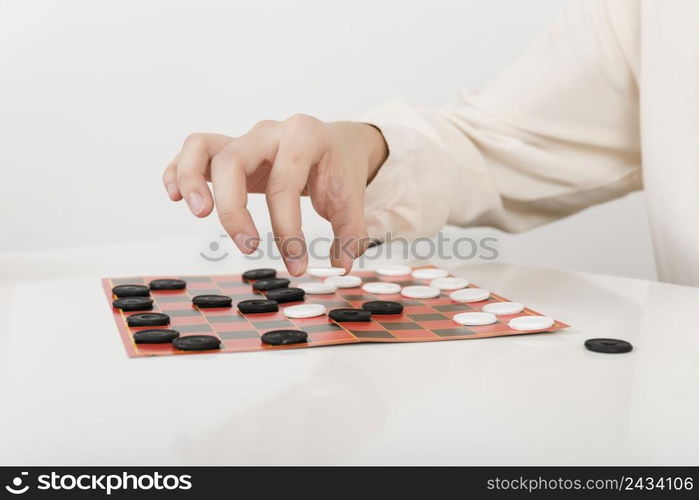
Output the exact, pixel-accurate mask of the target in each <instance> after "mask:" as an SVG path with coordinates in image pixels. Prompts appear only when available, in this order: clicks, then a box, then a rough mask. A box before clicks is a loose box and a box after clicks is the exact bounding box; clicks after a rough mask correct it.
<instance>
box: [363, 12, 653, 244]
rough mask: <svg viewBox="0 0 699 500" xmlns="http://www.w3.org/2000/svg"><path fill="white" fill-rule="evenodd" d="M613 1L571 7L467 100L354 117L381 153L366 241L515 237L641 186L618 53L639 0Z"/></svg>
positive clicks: (632, 84) (635, 122)
mask: <svg viewBox="0 0 699 500" xmlns="http://www.w3.org/2000/svg"><path fill="white" fill-rule="evenodd" d="M616 1H617V2H618V3H616V4H615V5H614V8H613V9H610V8H609V5H608V4H607V1H604V0H578V1H576V2H575V3H573V4H571V6H570V7H569V8H568V9H567V10H566V12H565V13H564V14H563V15H562V16H561V17H560V19H558V21H557V22H556V23H555V24H554V26H553V27H552V28H551V30H550V31H549V32H548V33H547V34H546V35H545V36H543V37H542V38H540V39H539V40H538V41H537V42H536V43H535V44H534V45H533V46H532V47H531V48H530V49H529V50H528V51H527V52H526V53H525V54H524V56H523V57H521V58H520V59H519V60H518V61H517V62H516V63H515V64H514V65H513V66H512V67H510V68H509V69H508V70H507V71H505V72H504V73H503V74H501V75H500V76H499V77H498V78H497V79H496V80H495V81H494V82H493V83H492V84H490V85H489V86H488V87H487V88H485V89H484V90H483V91H481V92H480V93H478V94H477V95H463V96H462V98H461V100H460V101H459V102H457V103H455V104H453V105H449V106H445V107H443V108H438V109H422V108H413V107H410V106H407V105H405V104H401V103H391V104H388V105H386V106H383V107H381V108H379V109H377V110H375V111H373V112H371V113H369V114H367V115H366V116H364V117H363V118H362V121H365V122H367V123H371V124H373V125H375V126H376V127H378V128H379V129H380V130H381V131H382V133H383V135H384V137H385V139H386V143H387V145H388V149H389V155H388V158H387V160H386V162H385V163H384V164H383V166H382V167H381V169H380V170H379V172H378V174H377V175H376V177H375V178H374V179H373V180H372V182H371V183H370V184H369V186H368V187H367V191H366V195H365V213H366V217H367V224H368V229H369V235H370V236H371V237H374V238H378V239H381V240H383V239H385V235H386V234H387V233H388V232H390V233H391V235H392V236H394V237H396V236H403V237H418V236H426V235H431V234H434V233H435V232H437V231H438V230H440V229H441V228H442V227H443V226H444V225H445V224H454V225H458V226H476V225H479V226H483V225H488V226H493V227H497V228H500V229H504V230H507V231H521V230H524V229H527V228H530V227H533V226H536V225H539V224H543V223H545V222H548V221H551V220H554V219H557V218H560V217H564V216H566V215H570V214H572V213H574V212H576V211H578V210H581V209H583V208H585V207H588V206H590V205H593V204H595V203H601V202H603V201H607V200H610V199H612V198H615V197H618V196H621V195H623V194H626V193H628V192H630V191H632V190H637V189H640V188H641V176H640V137H639V107H638V88H637V84H636V80H635V77H634V71H633V68H632V67H630V65H629V62H628V58H627V57H626V56H625V49H626V48H627V47H628V44H629V43H632V42H633V40H631V38H633V36H634V35H633V34H634V31H635V30H636V29H637V28H636V26H637V25H636V24H635V23H637V17H638V12H637V10H638V3H639V2H637V1H635V0H616ZM620 36H621V37H623V38H624V40H620Z"/></svg>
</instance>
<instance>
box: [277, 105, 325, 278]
mask: <svg viewBox="0 0 699 500" xmlns="http://www.w3.org/2000/svg"><path fill="white" fill-rule="evenodd" d="M324 134H325V131H324V129H323V127H322V123H321V122H319V121H318V120H316V119H315V118H311V117H309V116H304V115H298V116H295V117H292V118H290V119H289V120H287V122H285V124H284V127H283V132H282V137H281V139H280V141H279V147H278V150H277V155H276V158H275V161H274V165H273V166H272V170H271V171H270V174H269V179H268V180H267V190H266V193H265V194H266V196H267V205H268V207H269V213H270V218H271V221H272V230H273V231H274V236H275V238H276V241H277V246H278V248H279V251H280V253H281V255H282V258H283V259H284V264H285V265H286V268H287V269H288V270H289V272H290V273H291V274H292V275H294V276H299V275H301V274H303V272H304V271H305V270H306V266H307V265H308V255H307V252H306V241H305V238H304V236H303V231H302V230H301V200H300V198H301V193H302V191H303V189H304V187H305V186H306V182H307V181H308V175H309V172H310V170H311V167H312V166H313V165H315V164H317V163H318V162H319V161H320V158H321V156H322V154H323V152H324V151H325V142H324Z"/></svg>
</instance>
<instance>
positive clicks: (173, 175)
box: [163, 153, 182, 201]
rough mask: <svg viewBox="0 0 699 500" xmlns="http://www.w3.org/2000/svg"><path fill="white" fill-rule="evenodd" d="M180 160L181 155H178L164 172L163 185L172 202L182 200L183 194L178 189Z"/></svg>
mask: <svg viewBox="0 0 699 500" xmlns="http://www.w3.org/2000/svg"><path fill="white" fill-rule="evenodd" d="M179 159H180V154H179V153H177V156H175V157H174V158H173V159H172V161H171V162H170V163H169V164H168V166H167V168H166V169H165V171H164V172H163V185H164V186H165V190H166V191H167V195H168V196H169V197H170V199H171V200H172V201H180V200H181V199H182V194H181V193H180V190H179V189H177V162H178V161H179Z"/></svg>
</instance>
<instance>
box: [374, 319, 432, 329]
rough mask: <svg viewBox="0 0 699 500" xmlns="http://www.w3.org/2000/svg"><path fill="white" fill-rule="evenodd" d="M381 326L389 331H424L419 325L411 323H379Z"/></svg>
mask: <svg viewBox="0 0 699 500" xmlns="http://www.w3.org/2000/svg"><path fill="white" fill-rule="evenodd" d="M379 324H380V325H381V326H383V327H384V328H386V329H388V330H424V328H423V327H421V326H420V325H418V324H417V323H411V322H410V321H379Z"/></svg>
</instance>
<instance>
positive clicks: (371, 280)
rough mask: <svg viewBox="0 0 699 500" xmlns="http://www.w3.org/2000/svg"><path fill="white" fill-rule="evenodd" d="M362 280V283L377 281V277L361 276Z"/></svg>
mask: <svg viewBox="0 0 699 500" xmlns="http://www.w3.org/2000/svg"><path fill="white" fill-rule="evenodd" d="M362 281H363V282H364V283H373V282H375V281H379V278H378V277H376V276H362Z"/></svg>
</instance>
